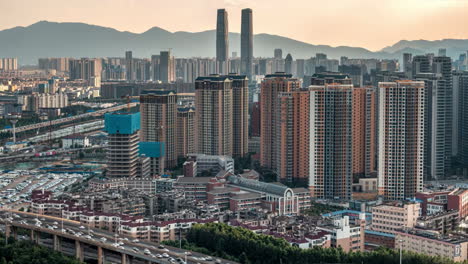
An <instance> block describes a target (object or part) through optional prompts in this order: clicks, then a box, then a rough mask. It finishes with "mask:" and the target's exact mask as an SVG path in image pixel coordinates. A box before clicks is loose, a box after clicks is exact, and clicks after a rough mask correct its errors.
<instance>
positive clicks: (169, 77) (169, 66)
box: [158, 50, 175, 83]
mask: <svg viewBox="0 0 468 264" xmlns="http://www.w3.org/2000/svg"><path fill="white" fill-rule="evenodd" d="M158 80H159V81H161V82H162V83H171V82H174V81H175V62H174V57H173V56H172V55H171V51H170V50H169V51H161V52H160V54H159V79H158Z"/></svg>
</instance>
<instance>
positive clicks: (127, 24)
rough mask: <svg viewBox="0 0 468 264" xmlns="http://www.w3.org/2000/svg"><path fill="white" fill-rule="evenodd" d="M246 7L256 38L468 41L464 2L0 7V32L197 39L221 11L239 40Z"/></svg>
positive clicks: (92, 0) (119, 1)
mask: <svg viewBox="0 0 468 264" xmlns="http://www.w3.org/2000/svg"><path fill="white" fill-rule="evenodd" d="M245 7H250V8H252V9H253V15H254V33H269V34H276V35H282V36H286V37H290V38H293V39H297V40H301V41H305V42H309V43H312V44H326V45H331V46H340V45H346V46H360V47H365V48H368V49H371V50H380V49H381V48H383V47H385V46H388V45H392V44H394V43H395V42H397V41H399V40H401V39H408V40H414V39H429V40H435V39H443V38H464V39H467V38H468V0H164V1H163V0H0V10H2V15H1V16H0V30H2V29H7V28H11V27H15V26H28V25H30V24H33V23H35V22H37V21H39V20H48V21H57V22H85V23H90V24H95V25H100V26H107V27H113V28H115V29H118V30H122V31H125V30H126V31H131V32H137V33H141V32H144V31H146V30H148V29H149V28H151V27H153V26H158V27H161V28H164V29H166V30H169V31H191V32H197V31H204V30H209V29H213V28H214V27H215V22H216V9H218V8H226V9H227V10H228V12H229V29H230V31H233V32H239V31H240V17H241V13H240V10H241V9H242V8H245ZM0 46H1V43H0Z"/></svg>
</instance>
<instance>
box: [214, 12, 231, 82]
mask: <svg viewBox="0 0 468 264" xmlns="http://www.w3.org/2000/svg"><path fill="white" fill-rule="evenodd" d="M228 61H229V26H228V13H227V11H226V10H225V9H218V16H217V23H216V62H217V64H218V65H217V66H218V67H217V70H218V72H217V73H218V74H228V73H229V63H228Z"/></svg>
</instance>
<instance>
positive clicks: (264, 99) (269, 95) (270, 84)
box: [260, 72, 300, 170]
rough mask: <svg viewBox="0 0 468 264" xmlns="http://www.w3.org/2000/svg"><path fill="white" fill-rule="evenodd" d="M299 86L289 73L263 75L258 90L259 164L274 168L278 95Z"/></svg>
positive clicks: (297, 81)
mask: <svg viewBox="0 0 468 264" xmlns="http://www.w3.org/2000/svg"><path fill="white" fill-rule="evenodd" d="M299 87H300V81H299V80H298V79H294V78H292V75H291V74H286V73H284V72H277V73H275V74H268V75H266V76H265V79H263V81H262V84H261V91H260V119H261V121H260V122H261V126H260V131H261V136H260V165H261V166H263V167H266V168H270V169H273V170H274V169H275V168H276V152H277V151H276V142H275V140H276V127H277V124H276V119H275V115H276V113H277V112H278V95H279V93H281V92H291V91H294V90H297V89H298V88H299Z"/></svg>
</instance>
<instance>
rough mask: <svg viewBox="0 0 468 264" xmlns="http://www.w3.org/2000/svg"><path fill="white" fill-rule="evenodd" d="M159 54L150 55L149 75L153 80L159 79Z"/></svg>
mask: <svg viewBox="0 0 468 264" xmlns="http://www.w3.org/2000/svg"><path fill="white" fill-rule="evenodd" d="M159 60H160V55H151V76H152V78H151V79H152V80H153V81H157V80H159Z"/></svg>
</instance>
